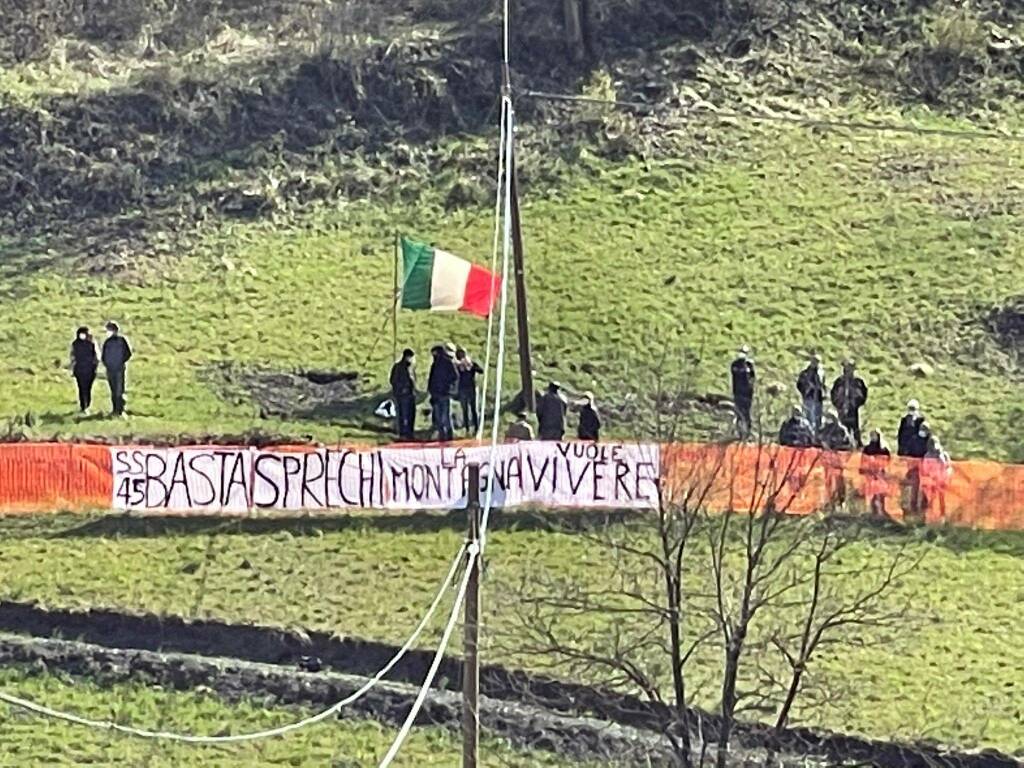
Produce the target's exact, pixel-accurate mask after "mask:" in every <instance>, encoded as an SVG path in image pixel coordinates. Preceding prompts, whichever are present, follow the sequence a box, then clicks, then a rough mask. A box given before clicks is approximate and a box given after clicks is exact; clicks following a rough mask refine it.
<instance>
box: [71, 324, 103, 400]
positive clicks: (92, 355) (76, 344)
mask: <svg viewBox="0 0 1024 768" xmlns="http://www.w3.org/2000/svg"><path fill="white" fill-rule="evenodd" d="M99 365H100V359H99V356H98V355H97V354H96V342H94V341H93V339H92V334H91V333H89V329H88V328H86V327H85V326H82V327H81V328H79V329H78V330H77V331H76V332H75V340H74V341H72V342H71V375H72V376H74V377H75V383H76V384H77V385H78V410H80V411H81V412H82V413H83V414H85V413H88V412H89V407H90V406H91V405H92V385H93V382H94V381H96V369H97V368H98V367H99Z"/></svg>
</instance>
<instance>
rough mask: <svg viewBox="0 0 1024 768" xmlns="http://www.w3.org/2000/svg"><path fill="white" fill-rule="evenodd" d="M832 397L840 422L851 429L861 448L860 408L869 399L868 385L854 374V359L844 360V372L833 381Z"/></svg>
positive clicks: (855, 440)
mask: <svg viewBox="0 0 1024 768" xmlns="http://www.w3.org/2000/svg"><path fill="white" fill-rule="evenodd" d="M830 398H831V400H832V405H834V406H835V407H836V412H837V413H838V414H839V423H840V424H842V425H843V426H844V427H846V428H847V429H848V430H849V431H850V434H852V435H853V439H854V442H856V444H857V447H858V448H860V447H861V446H862V445H863V444H864V443H863V441H862V440H861V434H860V409H861V408H863V407H864V404H865V403H866V402H867V401H868V385H867V384H865V383H864V379H862V378H861V377H860V376H857V375H855V374H854V363H853V360H844V361H843V373H842V375H841V376H839V377H838V378H837V379H836V380H835V382H833V384H832V392H831V393H830Z"/></svg>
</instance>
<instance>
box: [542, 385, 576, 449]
mask: <svg viewBox="0 0 1024 768" xmlns="http://www.w3.org/2000/svg"><path fill="white" fill-rule="evenodd" d="M568 410H569V401H568V400H566V398H565V395H563V394H562V385H561V384H559V383H558V382H557V381H553V382H551V383H550V384H548V389H547V391H546V392H545V393H544V394H543V395H541V396H540V399H539V400H538V401H537V432H538V433H539V437H540V439H541V440H561V439H562V438H563V437H564V436H565V414H566V413H567V412H568Z"/></svg>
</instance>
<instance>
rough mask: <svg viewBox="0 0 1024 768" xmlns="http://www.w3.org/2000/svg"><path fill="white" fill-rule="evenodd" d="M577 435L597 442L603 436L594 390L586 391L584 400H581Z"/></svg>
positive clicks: (582, 438)
mask: <svg viewBox="0 0 1024 768" xmlns="http://www.w3.org/2000/svg"><path fill="white" fill-rule="evenodd" d="M576 437H578V438H579V439H580V440H590V441H591V442H595V443H596V442H597V441H598V440H599V439H600V438H601V417H600V416H598V415H597V408H596V407H595V406H594V395H593V393H592V392H584V393H583V400H582V401H580V423H579V426H578V427H577V429H576Z"/></svg>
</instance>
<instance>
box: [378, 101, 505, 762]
mask: <svg viewBox="0 0 1024 768" xmlns="http://www.w3.org/2000/svg"><path fill="white" fill-rule="evenodd" d="M502 102H503V103H504V110H507V112H508V127H507V128H508V130H507V132H508V136H507V140H506V142H505V168H506V173H505V216H504V222H503V223H504V238H503V246H502V266H501V271H502V279H501V308H500V311H501V314H500V316H499V318H500V319H499V322H498V362H497V367H496V368H497V369H496V371H495V380H494V419H493V420H492V422H491V451H490V463H489V465H488V466H489V467H490V472H491V476H490V477H489V478H488V482H487V493H486V494H485V501H484V510H483V515H482V516H481V521H480V534H479V538H478V539H477V541H476V542H471V543H470V544H469V549H468V552H469V557H468V558H467V560H466V572H465V574H463V577H462V584H461V585H460V587H459V594H458V596H457V597H456V598H455V605H454V606H452V613H451V616H449V618H448V626H446V627H445V631H444V636H443V637H442V638H441V644H440V645H439V646H438V648H437V652H436V653H435V654H434V661H433V663H432V664H431V665H430V670H429V671H428V672H427V677H426V679H425V680H424V681H423V685H422V686H420V691H419V693H418V694H417V696H416V700H415V701H414V702H413V706H412V709H411V710H410V711H409V714H408V716H407V717H406V719H405V722H404V723H403V724H402V728H401V730H400V731H399V732H398V735H397V736H395V740H394V741H393V742H392V743H391V746H390V748H388V751H387V753H386V754H385V755H384V758H383V759H382V760H381V762H380V765H379V768H388V766H390V765H391V763H392V761H393V760H394V759H395V757H396V756H397V755H398V753H399V751H400V750H401V749H402V745H403V744H405V740H406V739H407V738H408V737H409V732H410V731H411V730H412V725H413V722H414V721H415V720H416V716H417V715H418V714H419V711H420V709H421V708H422V707H423V702H424V701H425V700H426V697H427V691H428V690H429V689H430V687H431V685H433V682H434V677H435V675H436V674H437V670H438V668H439V667H440V666H441V660H442V659H443V658H444V653H445V651H446V650H447V649H448V643H449V641H450V640H451V635H452V632H453V631H454V629H455V624H456V623H457V622H458V619H459V610H460V609H461V608H462V604H463V602H464V601H465V598H466V588H467V585H468V584H469V578H470V574H471V572H472V570H473V565H474V563H475V562H476V559H477V558H478V557H481V556H482V554H483V550H484V544H485V542H486V541H487V524H488V522H489V520H490V515H491V507H492V505H493V503H494V477H495V473H494V458H495V455H496V453H497V448H498V426H499V416H500V414H501V381H502V377H503V374H504V371H505V346H506V345H505V337H506V329H507V325H508V324H507V322H506V321H507V318H508V263H509V252H510V251H511V243H512V224H511V221H512V195H511V186H512V175H511V173H510V171H511V169H512V137H513V136H514V132H515V115H514V113H513V110H512V102H511V99H509V98H508V96H507V94H506V95H503V96H502ZM504 110H503V111H504Z"/></svg>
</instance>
